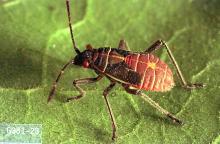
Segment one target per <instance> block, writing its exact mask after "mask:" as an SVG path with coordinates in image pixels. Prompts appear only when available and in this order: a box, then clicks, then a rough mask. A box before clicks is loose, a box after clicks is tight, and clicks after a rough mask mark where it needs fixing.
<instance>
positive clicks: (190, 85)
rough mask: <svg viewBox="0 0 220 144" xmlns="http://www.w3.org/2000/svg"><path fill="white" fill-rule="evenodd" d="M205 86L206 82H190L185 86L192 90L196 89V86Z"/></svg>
mask: <svg viewBox="0 0 220 144" xmlns="http://www.w3.org/2000/svg"><path fill="white" fill-rule="evenodd" d="M205 86H206V84H203V83H192V84H191V83H190V84H187V85H185V86H183V87H184V88H186V89H189V90H190V89H196V88H204V87H205Z"/></svg>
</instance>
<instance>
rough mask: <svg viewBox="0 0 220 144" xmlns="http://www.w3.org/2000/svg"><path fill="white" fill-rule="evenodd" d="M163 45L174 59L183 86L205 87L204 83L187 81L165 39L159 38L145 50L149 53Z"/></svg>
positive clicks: (190, 87)
mask: <svg viewBox="0 0 220 144" xmlns="http://www.w3.org/2000/svg"><path fill="white" fill-rule="evenodd" d="M162 46H164V47H165V48H166V50H167V53H168V55H169V58H170V60H171V61H172V63H173V65H174V67H175V69H176V71H177V75H178V77H179V79H180V81H181V83H182V86H183V87H184V88H187V89H194V88H202V87H204V86H205V85H204V84H202V83H187V82H186V80H185V78H184V76H183V74H182V72H181V70H180V68H179V65H178V64H177V62H176V60H175V58H174V56H173V53H172V52H171V50H170V48H169V47H168V46H167V44H166V43H165V42H164V41H163V40H157V41H156V42H155V43H154V44H153V45H151V46H150V47H149V48H148V49H147V50H146V51H145V52H147V53H152V52H153V51H155V50H157V49H160V48H162Z"/></svg>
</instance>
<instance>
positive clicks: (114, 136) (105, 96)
mask: <svg viewBox="0 0 220 144" xmlns="http://www.w3.org/2000/svg"><path fill="white" fill-rule="evenodd" d="M115 84H116V83H115V82H111V84H110V85H109V86H108V87H107V88H106V89H105V90H104V92H103V96H104V98H105V103H106V105H107V108H108V112H109V115H110V118H111V121H112V140H114V139H115V138H116V122H115V118H114V114H113V112H112V108H111V106H110V103H109V102H108V99H107V96H108V94H109V92H110V91H111V90H112V88H113V87H114V86H115Z"/></svg>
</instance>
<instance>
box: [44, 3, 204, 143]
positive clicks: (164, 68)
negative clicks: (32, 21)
mask: <svg viewBox="0 0 220 144" xmlns="http://www.w3.org/2000/svg"><path fill="white" fill-rule="evenodd" d="M66 7H67V14H68V22H69V28H70V35H71V39H72V43H73V47H74V50H75V52H76V53H77V55H76V56H75V58H74V59H71V60H70V61H69V62H68V63H67V64H65V65H64V67H63V68H62V69H61V71H60V73H59V75H58V77H57V79H56V81H55V82H54V84H53V86H52V89H51V91H50V94H49V97H48V102H49V101H50V100H51V99H52V97H53V95H54V92H55V90H56V86H57V83H58V81H59V80H60V77H61V75H62V74H63V73H64V70H65V68H66V67H67V66H69V65H70V64H74V65H78V66H83V67H84V68H89V69H93V70H95V72H96V73H97V75H98V76H97V77H95V78H84V79H78V80H74V81H73V85H74V87H75V88H76V89H77V90H78V91H79V93H80V94H79V95H78V96H75V97H69V98H67V101H70V100H76V99H79V98H81V97H83V95H84V94H85V92H84V91H83V89H82V88H81V87H80V86H79V85H82V84H88V83H94V82H97V81H99V80H100V79H102V78H103V77H104V76H105V77H107V78H108V79H109V80H110V82H111V83H110V85H109V86H108V87H107V88H106V89H105V90H104V92H103V96H104V99H105V102H106V105H107V108H108V112H109V115H110V118H111V122H112V139H113V140H114V139H115V138H116V122H115V118H114V115H113V112H112V109H111V106H110V104H109V102H108V99H107V96H108V94H109V92H110V90H111V89H112V88H113V87H114V86H115V85H116V83H119V84H121V85H122V86H123V87H124V89H125V90H126V91H127V92H128V93H130V94H134V95H138V96H140V97H142V98H143V99H144V100H145V101H147V102H148V103H149V104H150V105H152V106H153V107H155V108H156V109H157V110H159V111H160V112H161V113H163V114H165V115H166V116H167V117H168V118H170V119H172V120H173V122H175V123H177V124H182V121H181V120H179V119H178V118H176V117H175V116H174V115H173V114H171V113H170V112H168V111H167V110H165V109H163V108H162V107H161V106H159V104H157V103H156V102H155V101H153V100H152V99H151V98H150V97H149V96H147V95H145V94H144V93H143V92H142V90H147V91H158V92H165V91H169V90H171V88H172V87H173V86H174V81H173V74H172V71H171V69H170V68H169V67H168V65H167V64H166V63H164V62H163V61H161V60H160V59H159V58H157V57H156V56H154V55H153V54H152V52H154V51H156V50H157V49H160V48H162V47H165V48H166V51H167V53H168V55H169V58H170V60H171V61H172V63H173V65H174V67H175V69H176V71H177V74H178V77H179V79H180V81H181V84H182V86H183V87H184V88H187V89H194V88H201V87H203V86H204V85H203V84H201V83H194V84H189V83H187V82H186V81H185V79H184V77H183V75H182V72H181V71H180V68H179V66H178V64H177V62H176V60H175V58H174V56H173V54H172V52H171V50H170V49H169V47H168V46H167V44H166V43H165V42H164V41H163V40H157V41H156V42H155V43H154V44H153V45H151V46H150V47H149V48H148V49H147V50H145V51H144V52H141V53H136V52H131V51H129V50H128V47H127V43H126V42H125V41H124V40H121V41H120V42H119V45H118V48H110V47H101V48H98V49H93V48H92V46H91V45H89V44H88V45H87V46H86V50H84V51H83V52H80V50H79V49H78V48H77V46H76V43H75V40H74V36H73V30H72V26H71V17H70V6H69V0H66Z"/></svg>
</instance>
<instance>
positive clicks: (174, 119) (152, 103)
mask: <svg viewBox="0 0 220 144" xmlns="http://www.w3.org/2000/svg"><path fill="white" fill-rule="evenodd" d="M123 87H124V88H125V90H126V91H127V92H128V93H130V94H133V95H139V96H141V98H143V99H144V100H145V101H146V102H148V103H149V104H150V105H151V106H153V107H154V108H156V109H157V110H159V111H160V112H161V113H163V114H165V115H166V116H167V117H169V118H170V119H172V120H173V122H175V123H178V124H182V121H181V120H179V119H178V118H176V117H175V116H174V115H173V114H171V113H170V112H168V111H167V110H165V109H163V108H162V107H161V106H160V105H159V104H158V103H156V102H155V101H154V100H152V99H151V98H150V97H149V96H147V95H145V94H144V93H142V92H141V91H139V90H137V89H131V88H130V87H129V85H123Z"/></svg>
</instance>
